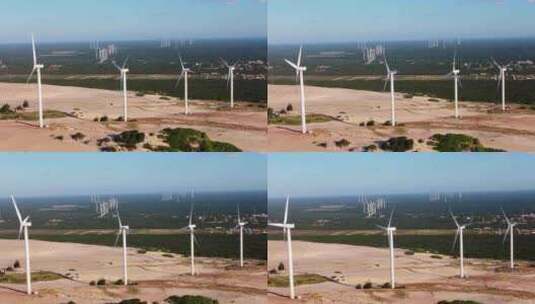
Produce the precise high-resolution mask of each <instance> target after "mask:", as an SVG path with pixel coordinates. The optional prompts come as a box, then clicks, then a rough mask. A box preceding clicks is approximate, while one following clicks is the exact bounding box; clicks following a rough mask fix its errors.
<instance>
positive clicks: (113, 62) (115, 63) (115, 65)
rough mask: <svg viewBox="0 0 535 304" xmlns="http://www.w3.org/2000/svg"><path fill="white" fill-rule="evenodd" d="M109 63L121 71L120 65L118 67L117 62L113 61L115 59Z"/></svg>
mask: <svg viewBox="0 0 535 304" xmlns="http://www.w3.org/2000/svg"><path fill="white" fill-rule="evenodd" d="M111 63H112V64H113V66H114V67H115V68H116V69H117V70H118V71H119V72H121V67H120V66H119V65H117V62H115V60H113V61H112V62H111Z"/></svg>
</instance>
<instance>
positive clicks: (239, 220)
mask: <svg viewBox="0 0 535 304" xmlns="http://www.w3.org/2000/svg"><path fill="white" fill-rule="evenodd" d="M239 223H241V219H240V205H239V204H238V224H239Z"/></svg>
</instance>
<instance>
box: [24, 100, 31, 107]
mask: <svg viewBox="0 0 535 304" xmlns="http://www.w3.org/2000/svg"><path fill="white" fill-rule="evenodd" d="M29 106H30V103H29V102H28V101H27V100H25V101H23V102H22V107H23V108H28V107H29Z"/></svg>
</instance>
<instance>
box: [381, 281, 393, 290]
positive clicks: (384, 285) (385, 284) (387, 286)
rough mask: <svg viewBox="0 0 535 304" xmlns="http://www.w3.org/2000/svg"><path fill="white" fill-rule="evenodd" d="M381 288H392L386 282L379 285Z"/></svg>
mask: <svg viewBox="0 0 535 304" xmlns="http://www.w3.org/2000/svg"><path fill="white" fill-rule="evenodd" d="M381 288H385V289H386V288H388V289H390V288H392V285H390V283H388V282H387V283H384V284H383V285H381Z"/></svg>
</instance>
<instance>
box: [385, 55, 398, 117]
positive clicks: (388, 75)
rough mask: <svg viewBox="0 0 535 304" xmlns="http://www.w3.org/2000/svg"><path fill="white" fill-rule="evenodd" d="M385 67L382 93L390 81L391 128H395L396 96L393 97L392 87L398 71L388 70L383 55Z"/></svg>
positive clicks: (386, 61)
mask: <svg viewBox="0 0 535 304" xmlns="http://www.w3.org/2000/svg"><path fill="white" fill-rule="evenodd" d="M385 66H386V79H385V87H384V89H383V91H386V87H387V86H388V81H390V97H391V102H392V118H391V123H392V126H393V127H395V126H396V95H395V93H396V91H395V87H394V85H395V77H396V74H397V73H398V71H396V70H391V69H390V66H389V65H388V60H387V58H386V55H385Z"/></svg>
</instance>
